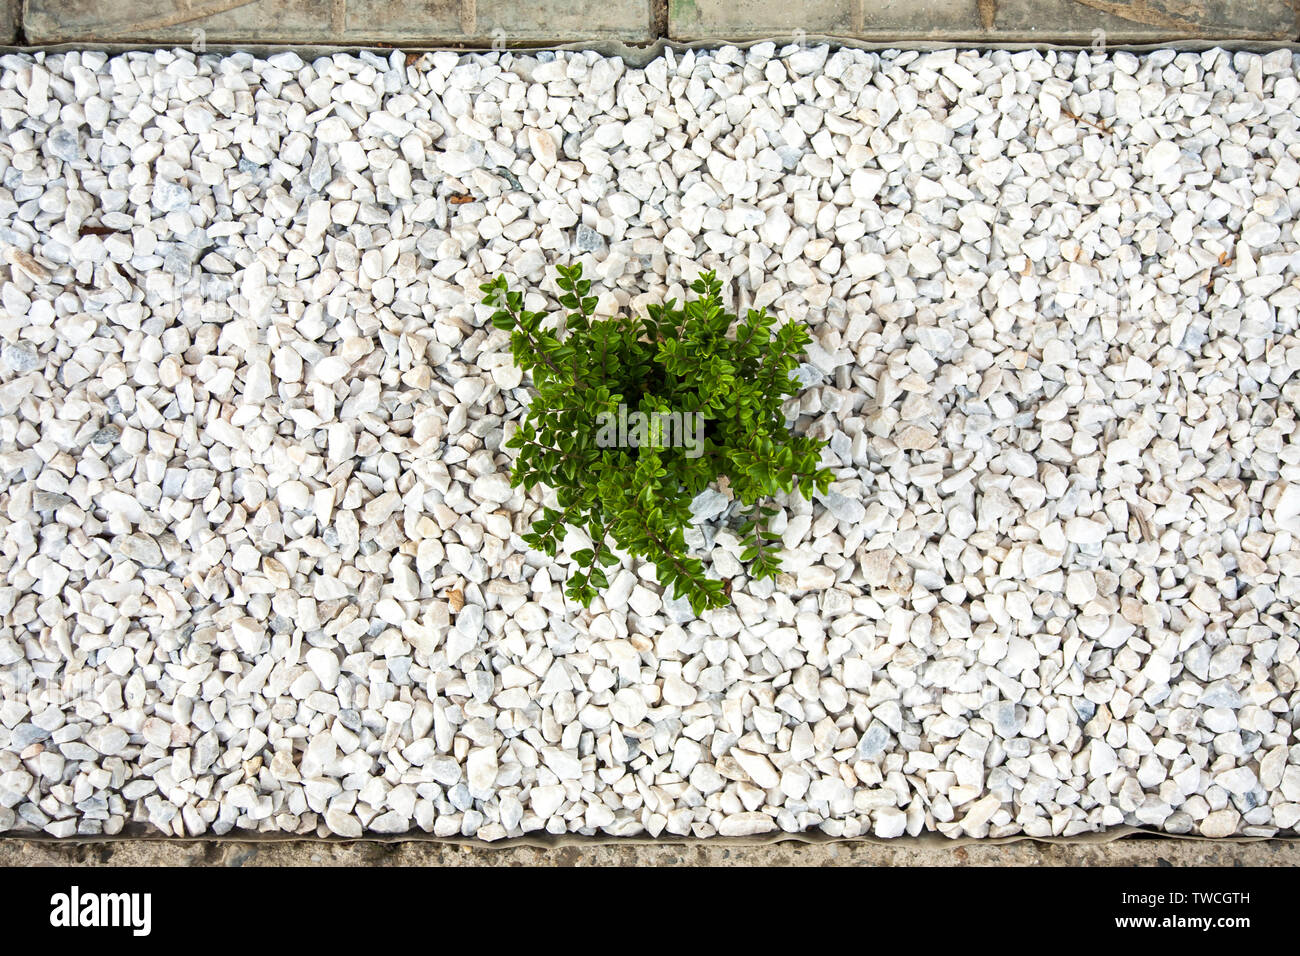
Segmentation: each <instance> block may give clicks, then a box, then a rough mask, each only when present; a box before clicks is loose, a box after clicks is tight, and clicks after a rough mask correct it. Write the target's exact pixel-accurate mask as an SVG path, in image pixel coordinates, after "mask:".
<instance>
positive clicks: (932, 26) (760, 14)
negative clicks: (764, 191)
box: [668, 0, 1296, 44]
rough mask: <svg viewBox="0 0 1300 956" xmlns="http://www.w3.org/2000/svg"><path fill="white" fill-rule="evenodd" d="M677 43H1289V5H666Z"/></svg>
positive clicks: (971, 1) (1157, 1)
mask: <svg viewBox="0 0 1300 956" xmlns="http://www.w3.org/2000/svg"><path fill="white" fill-rule="evenodd" d="M668 19H669V35H670V36H671V37H672V38H673V39H678V40H702V39H729V40H746V39H757V38H761V37H770V36H790V35H792V34H796V33H797V31H802V32H803V33H806V34H823V35H830V36H840V37H853V38H857V39H862V40H881V41H888V42H891V43H892V42H899V43H900V44H905V43H906V42H908V41H909V40H910V41H927V40H954V41H956V40H962V41H971V40H979V39H985V38H986V39H988V40H990V41H995V42H1013V41H1028V42H1046V41H1048V40H1053V41H1061V42H1076V43H1077V42H1088V43H1093V42H1105V43H1110V44H1121V43H1147V42H1156V41H1164V40H1173V39H1215V40H1218V39H1233V38H1236V39H1270V40H1286V39H1290V38H1294V37H1295V36H1296V7H1295V5H1294V4H1293V3H1292V0H1192V2H1180V0H956V2H953V0H807V2H805V3H801V4H793V3H791V2H790V0H669V7H668Z"/></svg>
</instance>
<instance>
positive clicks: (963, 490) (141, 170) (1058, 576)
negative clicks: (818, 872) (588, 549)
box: [0, 44, 1300, 840]
mask: <svg viewBox="0 0 1300 956" xmlns="http://www.w3.org/2000/svg"><path fill="white" fill-rule="evenodd" d="M0 68H2V71H0V184H2V185H0V251H2V255H3V260H2V263H0V342H2V348H0V573H2V574H3V578H4V580H3V582H2V586H0V615H2V618H0V625H2V626H0V831H9V832H22V831H33V830H43V831H44V832H46V833H49V834H54V835H56V836H73V835H77V834H99V833H105V834H113V833H119V832H123V831H124V828H132V829H136V830H141V831H149V830H152V829H156V830H160V831H162V832H164V833H169V834H175V835H194V834H205V833H206V834H223V833H228V832H231V831H238V830H260V831H266V832H273V831H274V832H292V833H300V834H322V835H323V834H327V833H334V834H339V835H343V836H350V837H356V836H360V835H362V834H363V833H376V834H392V833H403V832H408V831H426V832H431V833H434V834H438V835H443V836H448V835H467V836H477V837H479V838H482V839H484V840H496V839H500V838H503V837H509V836H517V835H520V834H523V833H529V832H537V831H547V832H550V833H564V832H577V833H585V834H602V835H632V834H642V833H645V834H650V835H656V836H657V835H665V836H670V835H685V834H690V835H696V836H711V835H715V834H720V835H754V834H761V833H767V832H771V831H775V830H785V831H801V830H807V829H814V828H820V829H821V830H823V831H825V832H826V833H829V834H832V835H836V836H856V835H860V834H866V833H871V834H874V835H876V836H879V837H897V836H901V835H903V834H918V833H921V832H924V831H931V830H933V831H937V832H939V833H943V834H946V835H949V836H966V835H973V836H977V837H984V836H990V837H998V836H1004V835H1009V834H1017V833H1024V834H1030V835H1035V836H1047V835H1066V836H1068V835H1072V834H1078V833H1083V832H1087V831H1095V830H1099V829H1102V828H1105V827H1113V826H1119V825H1122V824H1129V825H1139V826H1146V827H1151V828H1154V829H1159V830H1163V831H1166V832H1170V833H1193V834H1202V835H1205V836H1214V837H1224V836H1230V835H1234V834H1248V835H1272V834H1275V833H1279V832H1281V833H1291V832H1293V831H1294V828H1295V827H1296V824H1297V821H1298V820H1300V746H1297V745H1296V744H1297V742H1296V739H1295V727H1296V725H1297V721H1298V720H1300V696H1298V695H1297V674H1298V673H1300V660H1298V659H1297V648H1298V647H1300V641H1298V638H1300V613H1298V610H1297V599H1298V598H1300V428H1298V427H1297V423H1296V407H1297V399H1300V375H1298V374H1297V373H1298V372H1300V336H1298V335H1297V328H1298V322H1297V315H1298V309H1300V229H1298V228H1297V211H1298V210H1300V132H1298V129H1300V118H1298V112H1300V102H1297V101H1298V99H1300V82H1298V81H1297V71H1298V69H1300V59H1296V58H1293V55H1292V54H1291V53H1290V52H1288V51H1278V52H1274V53H1270V54H1268V55H1267V56H1259V55H1254V54H1248V53H1227V52H1224V51H1221V50H1212V51H1209V52H1206V53H1183V54H1175V53H1174V52H1171V51H1162V52H1156V53H1152V54H1149V55H1145V56H1142V57H1138V56H1135V55H1132V54H1129V53H1114V54H1112V55H1108V56H1099V55H1095V54H1088V53H1080V54H1077V55H1074V54H1046V55H1042V54H1038V53H1034V52H1020V53H1009V52H994V53H988V54H984V55H981V54H978V53H976V52H971V51H944V52H936V53H927V54H918V53H916V52H893V53H887V54H883V55H879V54H874V53H864V52H856V51H848V50H844V51H839V52H834V53H830V52H829V51H828V50H827V48H825V47H814V48H797V47H791V48H787V49H783V50H778V49H776V48H774V47H773V45H771V44H761V45H759V46H756V47H754V48H753V49H751V50H749V51H745V52H742V51H738V50H736V49H733V48H723V49H721V50H718V51H716V52H712V53H685V54H681V55H674V54H667V55H665V57H664V58H662V59H659V60H656V61H654V62H653V63H651V64H649V65H648V66H647V67H646V68H645V69H643V70H642V69H629V68H627V67H626V66H625V65H624V64H623V63H622V62H621V61H618V60H614V59H606V58H603V57H601V56H598V55H596V54H590V53H589V54H560V55H552V54H546V53H543V54H539V55H536V56H517V55H513V54H500V55H496V54H493V55H472V56H459V55H457V54H453V53H440V54H427V55H424V56H421V57H419V58H417V57H415V56H408V55H406V54H403V53H400V52H395V53H392V54H391V56H389V57H380V56H376V55H369V54H360V55H357V56H351V55H337V56H333V57H329V58H322V59H318V60H315V61H312V62H310V63H308V62H305V61H303V60H302V59H300V58H299V57H298V56H297V55H295V54H292V53H286V54H281V55H278V56H274V57H271V58H269V59H256V58H254V57H252V56H250V55H234V56H229V57H226V58H220V57H217V56H197V57H196V56H194V55H191V54H189V53H185V52H180V51H178V52H174V53H167V52H158V53H155V54H142V53H135V54H127V55H124V56H118V57H112V58H110V57H107V56H106V55H104V54H101V53H92V52H85V53H67V54H58V55H51V56H42V55H36V56H27V55H21V56H20V55H16V54H11V55H7V56H4V57H0ZM575 259H577V260H580V261H582V262H583V263H585V264H586V267H587V274H588V276H589V277H591V278H593V279H594V280H595V285H594V290H598V291H599V292H600V306H599V311H600V312H601V313H602V314H612V313H613V312H615V311H618V310H628V309H631V310H636V309H639V308H641V306H643V305H644V304H645V303H650V302H659V301H662V300H664V299H666V298H669V297H676V298H678V299H679V300H680V299H681V298H682V297H683V287H684V286H685V285H688V284H689V282H690V281H691V280H692V279H693V278H694V277H695V275H696V274H697V272H698V271H699V270H701V269H706V268H713V269H716V270H717V271H718V272H719V273H720V275H721V277H722V278H724V279H725V280H728V281H729V282H730V283H731V287H732V290H733V295H734V299H735V303H736V305H737V306H738V307H740V308H747V307H750V306H759V305H768V306H771V307H773V308H774V309H776V310H778V311H779V312H780V313H781V314H782V315H784V316H789V317H793V318H796V319H799V320H801V321H803V322H805V323H806V324H807V325H808V326H809V328H810V329H811V331H812V332H813V334H814V337H815V344H814V345H813V346H812V347H810V349H809V353H808V362H807V364H806V365H805V366H803V367H802V368H801V370H800V376H801V380H802V381H803V382H804V384H806V386H807V388H806V390H805V391H804V392H803V393H802V395H801V396H800V397H798V398H796V399H793V400H792V401H791V403H790V404H789V405H788V406H787V411H788V414H789V416H790V418H791V419H792V420H795V421H796V425H795V428H796V429H797V430H800V431H806V432H808V433H811V434H815V435H818V436H820V437H825V438H828V439H829V442H830V444H829V447H828V450H827V453H826V462H827V463H828V464H829V465H830V466H831V467H832V468H833V470H834V474H835V477H836V482H835V483H834V485H833V486H832V491H831V492H830V493H829V494H827V495H826V496H824V497H819V498H818V499H817V500H815V501H814V502H811V503H810V502H806V501H803V500H802V499H799V498H797V497H796V498H792V499H789V500H785V501H781V502H778V504H780V505H781V506H782V513H781V514H780V516H779V517H778V519H777V525H776V530H778V531H780V532H781V533H782V536H783V544H784V547H785V552H784V561H785V568H786V571H787V573H785V574H783V575H782V576H781V577H780V578H779V579H777V580H776V581H775V582H773V581H768V582H762V583H759V582H753V581H750V580H749V579H748V578H747V577H745V575H744V573H743V570H742V566H741V564H740V563H739V561H738V559H737V554H738V553H739V546H738V542H737V539H736V536H735V534H734V532H733V530H732V528H731V526H730V521H731V519H732V510H733V509H732V507H731V504H730V502H729V501H728V500H727V497H726V495H725V494H722V493H719V492H714V493H706V494H704V495H701V496H700V498H699V499H697V501H696V502H695V509H694V510H695V512H696V514H697V522H696V524H695V525H693V527H692V529H691V530H690V532H689V540H691V541H692V542H693V543H694V544H695V545H696V546H697V548H698V549H699V550H700V551H701V552H702V553H704V554H705V555H706V556H707V559H708V561H709V563H710V566H711V568H712V569H713V572H714V573H716V574H717V575H718V576H720V577H723V578H727V579H730V581H731V582H732V588H733V591H732V597H733V600H734V606H733V607H731V608H728V609H724V610H720V611H715V612H711V613H708V614H706V615H704V616H703V618H700V619H697V618H695V617H694V616H693V615H692V614H691V613H690V611H689V609H688V608H687V607H685V605H684V603H683V602H677V601H673V600H669V598H668V595H666V594H663V593H662V591H661V589H660V587H659V586H658V584H657V582H656V580H655V577H654V575H653V573H652V569H651V568H649V567H648V566H643V565H641V564H639V563H636V562H632V561H630V560H627V559H624V560H623V563H622V566H621V567H619V568H615V569H612V571H611V587H610V588H609V589H608V591H607V592H606V593H605V594H604V595H603V597H602V598H601V599H598V600H597V602H596V603H594V604H593V605H592V607H591V609H590V610H589V611H584V610H582V609H581V608H575V607H572V606H570V605H568V604H567V603H566V601H565V599H564V597H563V594H562V590H561V587H562V584H563V581H564V579H565V577H566V576H567V573H568V566H569V562H568V560H567V559H565V558H564V557H563V556H562V557H561V559H560V560H558V561H556V562H551V561H549V560H547V559H545V558H544V557H543V556H541V555H539V554H536V553H533V552H530V551H529V550H528V549H527V548H526V546H525V545H524V544H523V542H522V541H521V540H520V538H519V535H520V533H521V532H524V531H526V530H527V528H528V525H529V523H530V522H531V518H532V515H533V514H534V513H535V512H536V511H537V509H538V508H539V507H540V506H541V504H542V502H543V501H544V500H545V497H544V494H543V493H542V492H541V491H536V492H532V493H525V492H524V491H522V490H520V489H512V488H511V487H510V485H509V481H508V477H507V476H508V471H509V465H510V455H509V454H507V453H504V452H503V448H502V446H503V442H504V440H505V438H506V437H508V435H509V434H510V433H511V431H512V430H513V429H514V428H515V427H516V426H517V423H518V422H519V420H520V418H521V416H522V414H523V411H524V408H525V405H526V403H527V401H528V391H527V383H526V382H523V381H521V377H520V373H519V372H518V370H516V369H515V368H514V367H513V366H512V364H511V360H510V356H509V351H508V343H507V341H506V338H505V335H504V333H502V332H499V331H495V330H493V329H492V328H491V326H490V325H489V324H488V323H487V322H486V315H485V310H484V309H483V308H482V307H481V306H478V305H477V298H478V294H479V293H478V285H479V283H481V282H483V281H485V280H486V279H488V278H490V277H491V276H493V275H494V274H496V273H498V272H504V273H505V274H506V275H507V276H508V277H510V279H511V281H512V282H513V283H514V284H515V285H516V287H518V286H519V285H521V284H526V285H528V286H530V287H531V288H533V289H541V290H543V291H544V293H545V295H546V297H547V298H544V297H543V295H542V294H534V295H533V296H532V297H531V299H532V303H533V304H532V305H530V307H540V306H541V305H543V303H544V302H546V301H547V299H548V298H549V297H550V295H551V293H552V292H553V288H554V287H553V286H552V285H551V283H550V276H551V272H550V267H551V265H552V264H554V263H556V262H567V261H573V260H575ZM544 277H545V281H543V280H544ZM585 545H586V542H585V540H583V539H582V538H581V536H580V535H577V534H575V535H571V536H570V538H569V539H568V541H567V542H566V549H565V551H566V553H572V551H574V550H577V549H579V548H581V547H584V546H585ZM127 832H130V830H128V831H127Z"/></svg>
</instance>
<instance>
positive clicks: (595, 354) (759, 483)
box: [481, 265, 831, 614]
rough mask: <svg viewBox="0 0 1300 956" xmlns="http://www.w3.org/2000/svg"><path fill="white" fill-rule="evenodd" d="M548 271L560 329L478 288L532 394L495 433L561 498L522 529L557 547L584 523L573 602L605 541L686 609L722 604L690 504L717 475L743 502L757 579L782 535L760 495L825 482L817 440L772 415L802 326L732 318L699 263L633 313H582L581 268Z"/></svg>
mask: <svg viewBox="0 0 1300 956" xmlns="http://www.w3.org/2000/svg"><path fill="white" fill-rule="evenodd" d="M558 272H559V279H558V281H557V284H558V285H559V287H560V291H561V292H562V295H561V296H560V304H561V305H562V306H563V307H564V309H566V310H567V314H565V315H564V316H563V327H564V332H563V334H561V332H560V331H559V329H558V328H557V327H555V326H554V325H550V324H548V323H547V321H546V320H547V318H548V316H547V314H546V313H544V312H530V311H527V310H525V309H524V296H523V293H521V292H514V291H511V290H510V289H509V288H508V286H507V284H506V280H505V278H504V277H503V276H498V277H497V278H496V279H495V280H493V281H492V282H489V283H486V284H484V285H483V286H481V289H482V291H483V293H484V297H483V302H484V304H486V305H488V306H491V307H492V308H494V309H495V310H496V311H495V312H494V313H493V314H492V324H493V325H494V326H495V327H496V328H498V329H503V330H505V331H507V332H509V333H511V351H512V353H513V355H514V360H515V363H516V364H517V365H518V366H519V367H520V368H521V369H522V370H524V371H526V372H528V373H530V374H531V376H532V380H533V386H534V388H535V390H536V393H535V395H534V397H533V401H532V404H531V405H530V407H529V410H528V415H527V417H526V418H525V420H524V422H523V423H522V425H521V426H520V427H519V429H518V430H517V431H516V432H515V433H514V434H513V435H512V436H511V437H510V439H509V440H508V441H507V442H506V447H508V448H512V449H517V450H518V452H519V454H518V457H517V459H516V460H515V465H514V470H513V474H512V477H511V481H512V484H514V485H516V486H517V485H524V486H526V487H532V486H533V485H535V484H537V483H538V482H541V483H544V484H546V485H549V486H550V487H552V488H554V489H555V495H556V502H557V504H558V506H559V507H558V508H550V507H547V508H545V509H543V513H542V515H541V516H540V517H538V518H537V519H536V520H535V521H534V522H533V526H532V530H531V533H529V534H526V535H524V536H523V537H524V540H525V541H526V542H527V543H528V544H529V545H531V546H532V547H535V548H538V549H540V550H541V551H543V552H545V553H546V554H548V555H550V556H552V557H554V556H555V554H556V552H557V550H558V548H559V545H560V542H561V541H562V539H563V537H564V534H565V532H564V529H565V527H566V526H569V525H572V526H576V527H578V528H581V529H583V530H584V531H585V532H586V533H587V535H588V537H590V539H591V541H592V547H590V548H583V549H582V550H580V551H577V552H576V553H574V555H573V558H574V560H575V561H576V562H577V564H578V566H579V569H578V570H577V571H576V572H575V573H574V574H573V575H572V577H571V578H570V580H569V584H568V588H567V593H568V595H569V596H570V597H571V598H573V599H574V600H576V601H578V602H580V603H581V604H583V605H584V606H586V605H589V604H590V603H591V599H592V598H593V597H595V594H596V588H598V587H606V586H607V584H608V582H607V580H606V577H605V572H604V570H603V569H604V568H606V567H610V566H611V565H614V564H617V563H618V559H617V558H616V557H615V556H614V555H613V554H611V553H610V550H609V548H610V545H609V541H610V539H613V541H614V542H615V544H617V546H618V547H620V548H622V549H624V550H625V551H627V552H629V553H631V554H634V555H636V556H638V557H641V558H645V559H648V560H649V561H650V562H652V563H653V564H654V566H655V568H656V569H657V571H658V573H659V580H660V582H661V583H662V584H663V585H664V586H665V587H670V588H671V589H672V591H673V595H674V597H676V598H681V597H686V598H687V599H688V600H689V601H690V604H691V607H692V608H693V609H694V611H695V613H697V614H699V613H701V612H702V611H704V610H705V609H707V608H714V607H721V606H723V605H725V604H726V603H727V602H728V597H727V593H728V590H729V589H727V588H726V587H725V586H724V584H723V582H722V581H719V580H717V579H714V578H710V577H707V576H706V575H705V573H704V565H703V562H701V561H700V560H699V559H698V558H693V557H690V556H689V555H688V553H687V547H686V542H685V539H684V536H683V533H682V532H683V529H684V528H685V527H686V526H687V524H688V523H689V522H690V520H691V517H692V515H691V501H692V499H694V498H695V496H696V495H698V494H699V493H700V492H702V491H704V490H705V489H706V488H708V486H709V483H710V482H712V481H714V480H715V479H718V478H723V477H725V478H726V480H727V482H728V483H729V485H730V490H731V492H732V494H733V495H734V496H735V498H737V499H739V500H740V502H741V503H742V505H743V507H744V509H745V513H744V516H743V522H742V524H741V525H740V529H739V532H740V534H741V536H742V540H743V542H744V551H743V553H742V559H743V560H744V561H746V562H749V563H750V567H749V571H750V574H751V575H753V576H754V577H757V578H766V577H773V576H774V575H776V573H777V572H778V570H779V569H780V568H779V564H778V562H777V557H776V550H777V547H778V546H777V545H776V544H775V543H774V542H776V541H777V540H778V539H779V537H780V536H779V535H778V534H776V533H774V532H772V531H769V530H768V528H767V524H768V521H769V519H770V518H771V517H772V516H773V515H775V514H776V509H775V508H773V507H771V506H770V505H769V504H767V503H765V499H768V498H769V497H770V496H772V495H775V494H777V493H781V492H790V491H792V490H793V489H795V488H796V487H797V488H798V489H799V491H800V492H801V493H802V494H803V495H804V497H811V496H812V493H813V491H814V489H816V490H818V491H820V492H822V493H823V494H824V493H825V491H826V488H827V486H828V485H829V483H830V480H831V475H830V472H829V471H828V470H827V469H825V468H821V467H819V461H820V457H821V449H822V446H823V445H824V444H825V443H824V442H821V441H817V440H814V439H812V438H808V437H805V436H799V435H794V434H791V432H790V431H789V429H787V428H786V425H785V420H784V417H783V416H782V414H781V405H782V402H783V401H784V399H785V398H786V397H787V396H789V395H792V394H794V392H795V391H796V390H797V389H798V387H799V385H798V383H797V382H796V381H795V380H794V379H793V378H792V377H791V375H790V373H791V372H792V371H793V370H794V369H795V367H796V366H797V365H798V364H799V362H800V356H801V355H802V353H803V349H804V347H805V346H806V345H807V344H808V343H809V342H810V341H811V337H810V336H809V334H808V332H807V331H806V330H805V329H803V328H802V327H800V326H798V325H796V324H795V323H793V322H786V323H785V324H784V325H781V326H780V327H777V328H775V330H774V327H775V326H776V319H775V317H773V316H770V315H768V314H767V310H766V309H761V310H757V311H755V310H752V309H751V310H750V311H749V313H748V315H746V317H745V319H744V320H743V321H740V322H737V317H736V316H735V315H733V314H731V313H729V312H727V311H726V310H725V309H724V308H723V304H722V283H721V282H719V281H718V280H717V277H716V276H715V275H714V274H713V273H712V272H706V273H704V274H703V275H701V276H700V278H699V279H697V280H696V282H695V283H694V285H692V286H691V288H692V289H693V290H694V291H695V293H696V295H697V296H698V298H696V299H695V300H694V301H690V302H687V303H686V304H685V306H684V307H683V308H680V309H679V308H676V302H675V301H670V302H668V303H666V304H664V305H662V306H648V307H647V309H646V312H647V315H646V317H644V318H641V319H635V318H630V317H616V318H612V319H593V318H592V316H593V314H594V311H595V307H596V298H595V297H594V296H591V295H589V293H590V291H591V282H590V281H589V280H587V279H583V278H582V266H581V265H574V266H569V267H567V268H566V267H564V266H561V267H559V269H558ZM733 325H735V330H734V332H732V326H733ZM729 333H731V334H729Z"/></svg>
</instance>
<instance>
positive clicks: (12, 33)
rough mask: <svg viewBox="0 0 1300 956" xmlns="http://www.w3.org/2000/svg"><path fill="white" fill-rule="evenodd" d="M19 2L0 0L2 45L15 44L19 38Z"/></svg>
mask: <svg viewBox="0 0 1300 956" xmlns="http://www.w3.org/2000/svg"><path fill="white" fill-rule="evenodd" d="M19 6H20V4H19V0H0V43H13V42H14V40H15V38H17V36H18V21H19V15H18V8H19Z"/></svg>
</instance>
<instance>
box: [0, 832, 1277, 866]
mask: <svg viewBox="0 0 1300 956" xmlns="http://www.w3.org/2000/svg"><path fill="white" fill-rule="evenodd" d="M0 866H10V867H15V866H78V867H80V866H88V867H117V866H235V867H240V866H464V867H479V866H922V867H925V866H943V867H948V866H1087V867H1103V866H1104V867H1113V866H1191V867H1202V866H1269V867H1273V866H1277V867H1295V866H1300V842H1297V841H1287V840H1261V841H1258V842H1255V843H1237V842H1232V841H1212V840H1170V839H1162V838H1155V839H1152V838H1145V837H1143V838H1129V839H1123V840H1116V841H1112V842H1109V843H1044V842H1040V841H1037V840H1021V841H1018V842H1016V843H1006V844H979V843H968V844H964V845H952V846H942V845H935V844H918V843H916V842H912V841H901V840H900V841H896V842H893V843H883V842H882V843H862V842H856V843H846V842H839V843H805V842H801V841H799V840H783V841H780V842H777V843H769V844H767V845H765V846H737V845H734V844H726V843H724V844H717V843H703V842H695V843H655V844H647V843H638V844H631V845H627V844H619V843H581V844H578V843H570V844H567V845H563V846H553V847H535V846H514V847H508V848H504V849H498V850H494V849H483V848H481V847H477V846H465V845H458V844H450V843H432V842H428V841H410V840H407V841H396V842H391V843H381V842H377V841H371V840H354V841H348V842H338V843H335V842H313V841H310V840H277V841H273V842H258V841H244V840H172V841H170V842H161V841H157V840H125V841H118V842H108V841H105V842H97V843H78V842H74V841H67V842H61V843H55V842H52V841H46V840H39V841H37V840H22V839H17V838H10V839H4V840H0Z"/></svg>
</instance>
